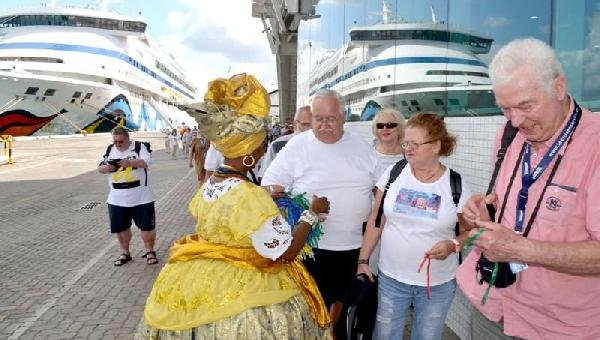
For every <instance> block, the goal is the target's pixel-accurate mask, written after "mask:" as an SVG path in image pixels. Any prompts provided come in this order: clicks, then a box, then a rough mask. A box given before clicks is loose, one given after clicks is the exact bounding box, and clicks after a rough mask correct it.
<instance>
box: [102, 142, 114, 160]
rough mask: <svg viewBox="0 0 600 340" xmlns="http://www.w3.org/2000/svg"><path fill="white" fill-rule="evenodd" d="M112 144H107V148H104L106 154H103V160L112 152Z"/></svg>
mask: <svg viewBox="0 0 600 340" xmlns="http://www.w3.org/2000/svg"><path fill="white" fill-rule="evenodd" d="M113 146H114V144H108V146H107V147H106V152H105V153H104V156H103V157H104V158H108V155H109V154H110V151H111V150H112V148H113Z"/></svg>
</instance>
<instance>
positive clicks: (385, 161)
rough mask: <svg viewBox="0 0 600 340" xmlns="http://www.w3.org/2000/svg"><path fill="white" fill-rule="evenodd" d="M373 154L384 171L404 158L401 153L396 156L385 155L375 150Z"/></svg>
mask: <svg viewBox="0 0 600 340" xmlns="http://www.w3.org/2000/svg"><path fill="white" fill-rule="evenodd" d="M375 154H376V155H377V157H379V161H381V166H382V167H383V168H384V169H387V168H388V167H389V166H390V165H394V164H396V163H397V162H398V161H399V160H401V159H403V158H404V154H403V153H399V154H397V155H386V154H383V153H381V152H379V151H377V150H375Z"/></svg>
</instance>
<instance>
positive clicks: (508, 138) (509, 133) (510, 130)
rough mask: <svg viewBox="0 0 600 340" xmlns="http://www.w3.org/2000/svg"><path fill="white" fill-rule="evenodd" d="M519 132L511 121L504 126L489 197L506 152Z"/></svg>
mask: <svg viewBox="0 0 600 340" xmlns="http://www.w3.org/2000/svg"><path fill="white" fill-rule="evenodd" d="M517 131H518V130H517V129H516V128H514V127H513V126H512V124H511V123H510V120H509V121H507V122H506V124H505V125H504V131H503V132H502V139H501V140H500V148H499V149H498V153H497V154H496V164H494V172H493V173H492V178H491V179H490V184H489V185H488V190H487V194H488V195H489V194H491V193H492V190H494V185H495V184H496V177H498V172H500V167H501V166H502V162H503V161H504V156H505V155H506V150H507V149H508V147H509V146H510V143H512V141H513V139H515V136H516V135H517Z"/></svg>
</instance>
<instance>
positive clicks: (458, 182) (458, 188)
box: [450, 169, 462, 264]
mask: <svg viewBox="0 0 600 340" xmlns="http://www.w3.org/2000/svg"><path fill="white" fill-rule="evenodd" d="M450 191H452V201H453V202H454V205H455V206H456V207H457V208H458V202H459V201H460V196H461V195H462V179H461V177H460V174H459V173H458V172H456V171H454V170H452V169H450ZM459 234H460V227H459V225H458V221H457V222H456V224H455V225H454V235H456V236H458V235H459ZM461 263H462V254H461V253H460V252H459V253H458V264H461Z"/></svg>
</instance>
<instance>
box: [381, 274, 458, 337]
mask: <svg viewBox="0 0 600 340" xmlns="http://www.w3.org/2000/svg"><path fill="white" fill-rule="evenodd" d="M455 291H456V281H455V280H452V281H448V282H446V283H443V284H441V285H437V286H432V287H431V299H427V288H426V287H423V286H414V285H408V284H404V283H402V282H398V281H396V280H394V279H392V278H391V277H389V276H386V275H385V274H383V273H382V272H379V289H378V293H377V297H378V304H377V318H376V321H375V331H374V333H373V338H374V339H382V340H389V339H402V337H403V335H404V334H403V333H404V323H405V318H406V311H407V310H408V307H410V305H411V303H412V305H413V306H414V314H413V322H412V330H411V337H410V338H411V340H425V339H428V340H433V339H436V340H437V339H441V337H442V331H443V330H444V323H445V321H446V315H447V314H448V309H449V308H450V305H451V304H452V300H453V299H454V292H455Z"/></svg>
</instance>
